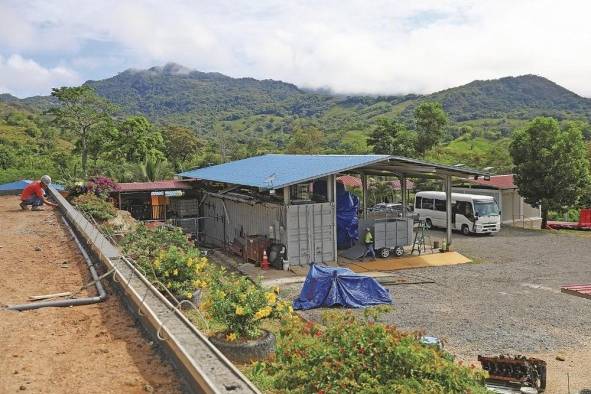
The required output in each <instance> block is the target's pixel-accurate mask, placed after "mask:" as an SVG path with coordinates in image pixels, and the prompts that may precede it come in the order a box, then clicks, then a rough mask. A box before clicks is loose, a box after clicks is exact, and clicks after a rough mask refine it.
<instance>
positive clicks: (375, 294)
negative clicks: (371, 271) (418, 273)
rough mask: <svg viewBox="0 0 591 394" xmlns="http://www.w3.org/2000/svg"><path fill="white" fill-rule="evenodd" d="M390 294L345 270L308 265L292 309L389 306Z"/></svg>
mask: <svg viewBox="0 0 591 394" xmlns="http://www.w3.org/2000/svg"><path fill="white" fill-rule="evenodd" d="M391 303H392V298H391V297H390V293H389V292H388V290H386V289H385V288H384V287H383V286H382V285H380V284H379V283H378V282H377V281H376V280H375V279H373V278H370V277H368V276H363V275H358V274H356V273H354V272H353V271H351V270H350V269H347V268H334V267H326V266H318V265H316V264H310V270H309V271H308V276H307V277H306V281H305V282H304V286H303V288H302V291H301V293H300V296H299V297H298V298H297V299H296V300H295V301H294V302H293V307H294V309H312V308H319V307H332V306H337V305H340V306H343V307H349V308H363V307H367V306H372V305H379V304H391Z"/></svg>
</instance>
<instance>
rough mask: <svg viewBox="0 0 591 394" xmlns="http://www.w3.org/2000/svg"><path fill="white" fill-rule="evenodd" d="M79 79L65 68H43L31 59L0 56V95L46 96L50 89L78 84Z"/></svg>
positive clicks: (18, 56) (16, 56)
mask: <svg viewBox="0 0 591 394" xmlns="http://www.w3.org/2000/svg"><path fill="white" fill-rule="evenodd" d="M80 82H81V79H80V77H79V76H78V75H77V74H76V73H75V72H74V71H72V70H69V69H68V68H65V67H59V66H58V67H53V68H49V69H48V68H44V67H42V66H40V65H39V64H38V63H36V62H35V61H33V60H31V59H25V58H23V57H22V56H20V55H12V56H10V57H8V58H7V59H5V58H3V57H2V56H0V93H11V94H13V95H16V96H18V97H27V96H33V95H38V94H48V93H49V92H50V91H51V88H53V87H58V86H72V85H77V84H80Z"/></svg>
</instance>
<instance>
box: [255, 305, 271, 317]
mask: <svg viewBox="0 0 591 394" xmlns="http://www.w3.org/2000/svg"><path fill="white" fill-rule="evenodd" d="M271 312H273V309H272V308H271V307H270V306H266V307H264V308H262V309H259V310H258V311H257V312H256V313H255V314H254V317H255V318H256V319H257V320H260V319H264V318H265V317H267V316H269V315H270V314H271Z"/></svg>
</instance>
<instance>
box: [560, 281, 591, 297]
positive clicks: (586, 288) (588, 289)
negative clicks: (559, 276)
mask: <svg viewBox="0 0 591 394" xmlns="http://www.w3.org/2000/svg"><path fill="white" fill-rule="evenodd" d="M560 292H562V293H565V294H571V295H574V296H577V297H583V298H588V299H591V284H589V285H567V286H562V287H560Z"/></svg>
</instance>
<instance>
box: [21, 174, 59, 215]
mask: <svg viewBox="0 0 591 394" xmlns="http://www.w3.org/2000/svg"><path fill="white" fill-rule="evenodd" d="M49 185H51V178H50V177H49V175H43V176H42V177H41V180H39V181H36V182H31V183H30V184H29V185H28V186H27V187H25V188H24V189H23V193H22V194H21V208H22V209H27V205H31V206H32V207H33V208H32V210H33V211H42V210H43V208H42V207H41V206H42V205H43V204H47V205H49V206H50V207H57V204H54V203H52V202H51V201H48V200H47V198H45V190H47V188H48V187H49Z"/></svg>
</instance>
